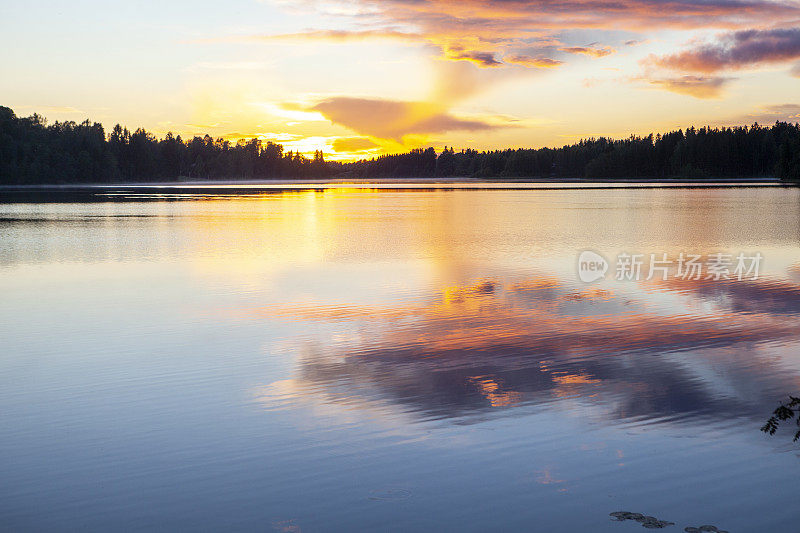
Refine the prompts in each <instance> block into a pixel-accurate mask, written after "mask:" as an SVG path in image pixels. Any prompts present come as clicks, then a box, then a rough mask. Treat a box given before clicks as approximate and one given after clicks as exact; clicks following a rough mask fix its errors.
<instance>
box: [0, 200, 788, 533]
mask: <svg viewBox="0 0 800 533" xmlns="http://www.w3.org/2000/svg"><path fill="white" fill-rule="evenodd" d="M36 196H37V195H36V194H34V195H24V197H23V196H14V195H6V196H5V197H4V198H5V201H4V202H3V203H0V294H2V299H0V342H1V343H2V344H0V346H2V348H0V480H2V481H0V529H2V530H6V531H63V530H76V531H78V530H81V531H114V530H125V531H135V530H164V531H167V530H170V531H174V530H192V531H236V530H248V531H249V530H259V531H281V532H300V531H302V532H306V533H307V532H316V531H347V532H352V531H543V532H544V531H559V532H561V531H563V532H572V531H575V532H584V531H585V532H620V533H624V532H631V531H641V530H642V525H643V523H642V521H643V520H644V519H640V520H639V521H637V520H635V519H625V518H626V517H628V518H630V516H629V515H616V518H617V519H615V517H613V516H610V513H615V512H629V513H642V514H643V515H648V516H652V517H655V518H656V519H658V520H661V521H664V522H673V523H674V524H675V525H666V524H665V523H662V524H660V525H665V526H666V527H665V528H664V530H665V531H683V529H684V528H685V527H699V526H701V525H703V524H711V525H714V526H716V527H718V528H719V530H725V531H731V532H752V531H790V530H797V529H800V513H798V511H797V506H796V503H797V502H796V500H797V498H796V489H797V486H798V481H797V480H798V475H800V458H799V456H800V443H793V442H792V436H793V433H794V432H793V431H791V428H790V427H789V426H793V423H792V422H788V423H787V427H786V428H785V430H782V431H779V432H778V434H776V435H775V436H772V437H770V436H767V435H765V434H763V433H761V432H760V431H759V428H760V426H761V425H762V424H763V423H764V422H765V421H766V419H767V418H768V417H769V416H770V414H771V413H772V411H773V409H775V407H776V406H777V405H778V402H779V401H781V400H785V399H786V398H787V397H788V395H789V394H797V393H798V392H800V351H799V350H798V348H800V190H798V189H793V188H782V187H771V188H750V187H736V188H709V189H691V188H656V189H651V188H641V187H639V188H637V187H634V188H622V189H592V190H588V189H581V188H575V187H573V188H567V189H557V188H556V189H552V188H540V189H536V188H533V189H530V190H507V189H503V188H497V189H491V190H486V189H474V190H470V189H459V188H458V187H448V188H443V189H439V188H436V187H434V186H426V187H420V188H413V187H412V188H407V189H405V190H399V189H394V188H391V187H387V186H384V187H383V188H378V189H367V188H360V187H353V186H350V187H336V186H326V187H324V188H310V189H306V188H303V187H297V188H291V187H289V188H283V189H275V190H272V191H256V192H254V193H252V194H248V193H242V192H241V191H237V190H235V189H234V190H226V189H219V190H216V191H215V190H213V189H211V190H205V191H202V192H192V191H191V190H188V191H179V192H176V191H164V190H161V189H151V190H143V189H137V188H126V189H102V190H92V191H84V192H83V193H81V194H63V195H61V193H58V192H56V193H50V194H47V195H39V196H41V198H38V199H37V198H36ZM0 197H2V196H1V195H0ZM584 251H590V252H591V253H592V254H593V255H592V257H599V258H601V259H603V260H606V261H607V271H606V272H605V274H604V275H603V277H601V278H600V279H597V280H595V281H593V282H591V283H588V282H584V281H582V279H581V275H580V274H581V272H580V271H579V268H580V267H579V262H578V258H579V255H580V254H581V253H582V252H584ZM650 254H654V257H655V258H656V259H658V260H659V262H660V266H662V267H663V269H662V270H655V271H653V272H650V267H652V266H654V262H653V261H652V260H653V257H651V255H650ZM681 254H684V255H683V257H684V258H685V259H686V258H689V257H690V256H693V255H694V256H700V257H701V259H700V260H699V264H700V265H701V267H702V268H704V270H702V271H701V272H700V273H698V276H694V277H692V276H686V275H685V274H686V270H685V268H684V267H686V266H687V265H686V264H685V263H680V262H679V258H680V257H681ZM716 254H723V255H721V256H720V255H716ZM639 256H641V257H639ZM715 257H716V258H717V259H726V260H730V261H732V263H730V264H728V263H726V262H725V261H721V260H720V261H715V260H714V258H715ZM756 257H761V258H762V259H763V260H760V259H759V260H758V261H757V260H756V259H755V258H756ZM631 258H633V259H632V260H631V261H630V265H631V266H633V265H636V264H637V260H638V259H641V260H643V264H641V266H640V268H641V270H640V271H636V270H633V269H629V270H626V269H625V268H622V267H624V266H625V265H626V262H627V261H628V260H630V259H631ZM739 258H741V259H742V260H750V262H749V263H748V265H747V266H748V268H747V269H745V270H742V269H739V270H738V271H737V269H736V267H737V266H739V265H738V261H739ZM600 262H602V261H600ZM695 263H698V261H696V262H695ZM712 263H715V264H716V268H715V267H713V266H712ZM722 265H727V267H726V269H724V271H723V270H722V269H721V268H720V267H721V266H722ZM679 266H680V267H681V269H682V271H679V270H678V267H679ZM751 267H757V268H751ZM756 270H757V272H756ZM601 274H602V271H601ZM650 274H653V275H652V276H650ZM682 275H683V276H682ZM648 277H649V278H650V279H647V278H648ZM618 278H619V279H618ZM698 278H699V279H698ZM795 429H796V428H795ZM631 516H632V515H631ZM645 525H647V524H646V523H645Z"/></svg>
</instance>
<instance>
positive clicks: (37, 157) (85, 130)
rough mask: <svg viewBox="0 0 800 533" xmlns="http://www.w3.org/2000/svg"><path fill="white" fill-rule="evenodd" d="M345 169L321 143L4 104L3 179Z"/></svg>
mask: <svg viewBox="0 0 800 533" xmlns="http://www.w3.org/2000/svg"><path fill="white" fill-rule="evenodd" d="M336 171H339V165H338V164H335V163H334V164H330V163H326V162H325V159H324V156H323V154H322V152H321V151H317V152H316V153H315V156H314V158H313V159H309V158H307V157H304V156H303V155H301V154H300V153H298V152H294V153H292V152H291V151H290V152H284V151H283V146H281V145H280V144H275V143H271V142H267V143H262V142H261V141H260V140H259V139H250V140H239V141H236V142H230V141H226V140H223V139H213V138H211V137H210V136H208V135H205V136H204V137H194V138H192V139H191V140H188V141H184V140H183V139H181V137H180V135H178V136H173V135H172V134H171V133H168V134H167V135H166V137H164V138H163V139H157V138H156V137H155V136H154V135H153V134H152V133H149V132H147V131H145V130H144V129H141V128H140V129H137V130H136V131H134V132H133V133H131V132H130V131H129V130H128V129H127V128H123V127H122V126H120V125H119V124H118V125H116V126H115V127H114V129H113V130H111V132H110V133H109V134H108V135H106V133H105V131H104V129H103V126H102V125H101V124H98V123H96V122H94V123H90V122H89V121H88V120H87V121H84V122H81V123H75V122H69V121H68V122H55V123H53V124H50V125H48V124H47V121H46V120H45V119H44V118H43V117H41V116H40V115H36V114H34V115H33V116H30V117H25V118H20V117H17V116H16V115H15V114H14V112H13V111H12V110H11V109H9V108H7V107H0V183H4V184H39V183H109V182H111V183H113V182H137V181H139V182H141V181H151V182H152V181H159V180H163V181H173V180H177V179H179V178H187V179H193V180H194V179H196V180H204V179H221V180H224V179H230V180H234V179H239V180H253V179H270V178H306V177H308V178H319V177H327V176H329V175H330V174H331V173H332V172H336Z"/></svg>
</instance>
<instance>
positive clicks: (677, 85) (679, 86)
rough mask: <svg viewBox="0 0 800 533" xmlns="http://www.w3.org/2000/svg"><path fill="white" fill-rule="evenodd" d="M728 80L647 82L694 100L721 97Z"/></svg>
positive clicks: (692, 78)
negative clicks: (691, 97)
mask: <svg viewBox="0 0 800 533" xmlns="http://www.w3.org/2000/svg"><path fill="white" fill-rule="evenodd" d="M730 80H731V78H720V77H716V76H681V77H678V78H666V79H655V80H649V83H650V84H651V85H655V86H656V87H659V88H661V89H664V90H665V91H670V92H673V93H678V94H686V95H689V96H694V97H695V98H719V97H720V96H722V91H723V89H724V87H725V84H727V83H728V82H729V81H730Z"/></svg>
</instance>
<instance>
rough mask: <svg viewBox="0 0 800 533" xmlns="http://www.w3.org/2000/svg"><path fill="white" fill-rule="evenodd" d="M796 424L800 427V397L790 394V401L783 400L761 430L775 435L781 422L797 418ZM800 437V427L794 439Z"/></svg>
mask: <svg viewBox="0 0 800 533" xmlns="http://www.w3.org/2000/svg"><path fill="white" fill-rule="evenodd" d="M795 417H796V424H797V426H798V427H800V398H797V397H795V396H789V401H788V402H786V403H783V402H781V405H780V406H779V407H778V408H777V409H775V411H774V412H773V413H772V416H771V417H770V418H769V420H767V423H766V424H764V425H763V426H761V431H763V432H764V433H769V434H770V435H774V434H775V432H776V431H777V430H778V426H779V425H780V424H781V422H785V421H787V420H792V419H795ZM798 439H800V429H798V430H797V433H795V434H794V439H793V440H794V441H797V440H798Z"/></svg>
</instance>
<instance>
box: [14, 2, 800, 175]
mask: <svg viewBox="0 0 800 533" xmlns="http://www.w3.org/2000/svg"><path fill="white" fill-rule="evenodd" d="M0 47H2V49H3V51H4V52H3V54H0V72H2V75H0V105H4V106H8V107H11V108H12V109H13V110H14V111H15V112H16V114H17V115H18V116H28V115H31V114H33V113H34V112H36V113H39V114H41V115H44V116H45V117H47V118H48V119H49V120H50V121H51V122H52V121H56V120H62V121H63V120H74V121H82V120H84V119H87V118H88V119H89V120H92V121H97V122H101V123H102V124H103V125H104V126H105V127H106V128H107V129H108V130H110V129H111V128H112V127H113V125H114V124H117V123H120V124H123V125H125V126H127V127H128V128H130V129H135V128H137V127H144V128H146V129H147V130H149V131H152V132H154V133H155V134H156V135H159V136H161V135H163V134H165V133H166V132H168V131H172V132H174V133H176V134H180V135H182V136H184V137H187V136H189V137H190V136H193V135H202V134H206V133H208V134H210V135H212V136H213V137H215V138H218V137H222V138H225V139H231V140H233V139H238V138H252V137H258V138H260V139H262V140H263V141H273V142H278V143H280V144H283V145H284V147H285V149H286V150H299V151H301V152H302V153H305V154H310V153H313V152H314V151H315V150H322V151H323V152H324V153H325V156H326V158H328V159H338V160H353V159H359V158H370V157H374V156H375V155H378V154H381V153H395V152H401V151H406V150H408V149H411V148H416V147H426V146H434V147H436V148H437V149H442V148H443V147H444V146H454V147H455V148H456V149H457V150H458V149H463V148H474V149H478V150H485V149H497V148H517V147H541V146H561V145H564V144H568V143H572V142H575V141H577V140H578V139H580V138H586V137H597V136H601V135H602V136H611V137H627V136H629V135H631V134H647V133H650V132H659V131H668V130H672V129H677V128H685V127H688V126H691V125H694V126H697V127H700V126H704V125H711V126H723V125H734V124H752V123H753V122H759V123H761V124H770V123H773V122H775V121H776V120H788V121H791V122H797V121H800V0H779V1H765V0H664V1H662V0H538V1H527V0H500V1H495V2H487V1H478V0H457V1H456V0H380V1H378V0H348V1H344V0H297V1H288V0H229V1H227V2H203V1H197V0H196V1H192V2H189V1H163V0H162V1H158V2H156V1H149V0H143V1H131V2H108V1H107V0H105V1H101V0H76V1H72V2H66V1H60V2H57V1H39V0H30V1H26V2H20V1H13V2H12V1H4V2H3V3H2V5H0Z"/></svg>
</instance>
